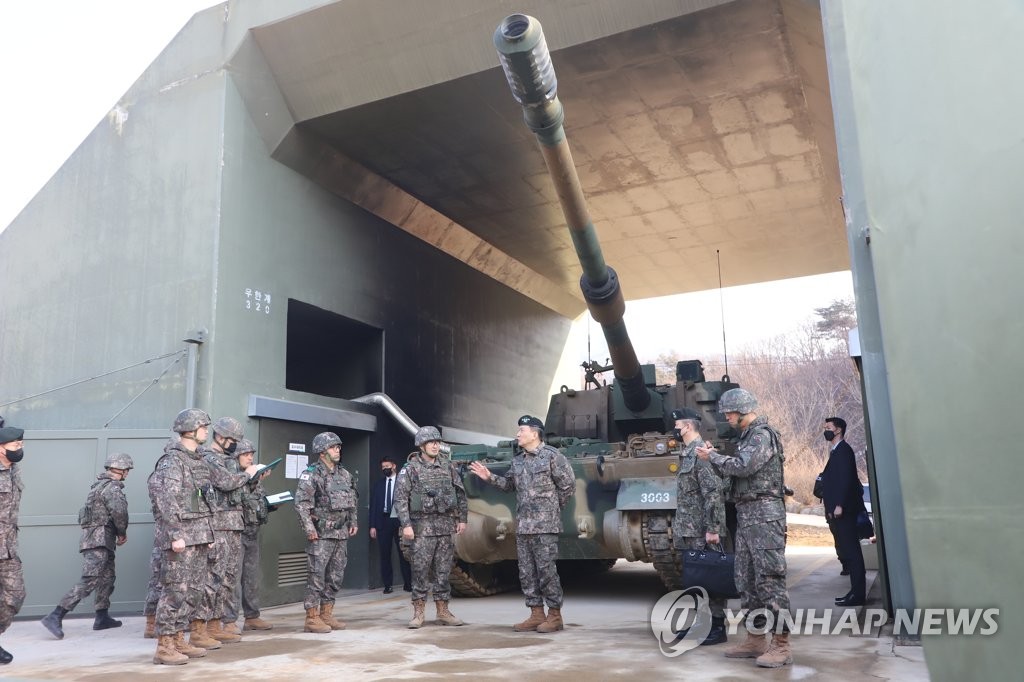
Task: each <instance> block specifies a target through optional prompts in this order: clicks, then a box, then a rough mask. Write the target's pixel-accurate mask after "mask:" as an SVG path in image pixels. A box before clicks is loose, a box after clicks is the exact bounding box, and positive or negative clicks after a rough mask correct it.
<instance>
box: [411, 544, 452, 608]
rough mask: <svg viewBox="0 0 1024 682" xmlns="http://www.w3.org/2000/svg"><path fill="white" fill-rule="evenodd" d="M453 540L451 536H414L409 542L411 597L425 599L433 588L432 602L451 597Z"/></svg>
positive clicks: (414, 599)
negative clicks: (450, 579)
mask: <svg viewBox="0 0 1024 682" xmlns="http://www.w3.org/2000/svg"><path fill="white" fill-rule="evenodd" d="M454 559H455V540H453V539H452V536H451V535H423V536H420V535H417V536H416V539H414V540H413V541H412V561H411V562H409V563H410V564H411V565H412V600H413V601H417V600H419V599H426V598H427V593H428V592H430V591H433V593H434V601H449V600H450V599H451V598H452V585H451V583H450V582H449V577H450V576H451V573H452V561H453V560H454Z"/></svg>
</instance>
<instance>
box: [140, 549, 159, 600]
mask: <svg viewBox="0 0 1024 682" xmlns="http://www.w3.org/2000/svg"><path fill="white" fill-rule="evenodd" d="M163 556H164V550H162V549H160V548H159V547H154V548H153V551H152V553H151V554H150V555H149V584H148V585H147V586H146V604H145V605H144V606H143V607H142V613H143V614H144V615H147V616H152V615H153V614H154V613H156V604H157V602H158V601H160V591H161V590H160V562H161V560H162V559H163Z"/></svg>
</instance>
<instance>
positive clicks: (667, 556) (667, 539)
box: [642, 512, 683, 590]
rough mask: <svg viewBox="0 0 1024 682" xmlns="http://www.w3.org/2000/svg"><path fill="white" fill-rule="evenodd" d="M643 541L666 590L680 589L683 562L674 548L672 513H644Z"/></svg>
mask: <svg viewBox="0 0 1024 682" xmlns="http://www.w3.org/2000/svg"><path fill="white" fill-rule="evenodd" d="M642 519H643V541H644V549H645V550H647V556H648V557H649V558H650V559H651V563H652V564H654V570H656V571H657V572H658V577H659V578H661V582H662V583H663V584H664V585H665V587H666V588H668V589H670V590H678V589H679V576H680V574H681V573H682V570H683V567H682V562H681V560H680V558H679V552H677V551H676V550H675V549H674V548H673V547H672V513H671V512H644V514H643V517H642Z"/></svg>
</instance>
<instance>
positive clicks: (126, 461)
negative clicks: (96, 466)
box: [103, 452, 135, 471]
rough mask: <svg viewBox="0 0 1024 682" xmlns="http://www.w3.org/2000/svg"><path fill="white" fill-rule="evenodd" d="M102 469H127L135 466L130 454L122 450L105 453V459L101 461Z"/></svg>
mask: <svg viewBox="0 0 1024 682" xmlns="http://www.w3.org/2000/svg"><path fill="white" fill-rule="evenodd" d="M103 468H104V469H124V470H125V471H127V470H128V469H134V468H135V462H133V461H132V456H131V455H128V454H125V453H123V452H113V453H111V454H109V455H107V459H106V461H105V462H103Z"/></svg>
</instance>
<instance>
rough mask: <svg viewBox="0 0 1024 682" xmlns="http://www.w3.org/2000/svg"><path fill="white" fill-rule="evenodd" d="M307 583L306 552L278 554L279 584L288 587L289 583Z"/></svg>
mask: <svg viewBox="0 0 1024 682" xmlns="http://www.w3.org/2000/svg"><path fill="white" fill-rule="evenodd" d="M305 584H306V553H305V552H292V553H290V554H278V555H277V585H278V587H288V586H289V585H305Z"/></svg>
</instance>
